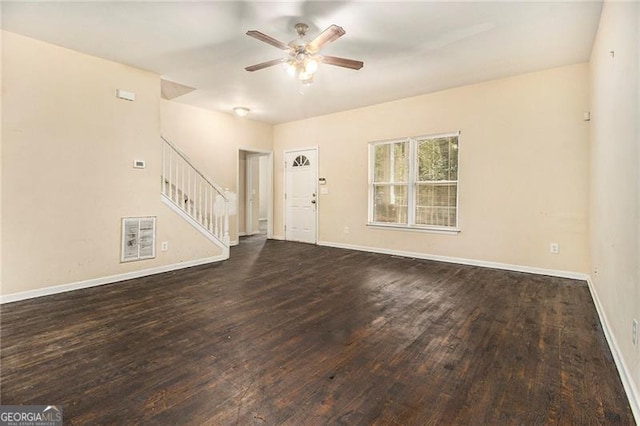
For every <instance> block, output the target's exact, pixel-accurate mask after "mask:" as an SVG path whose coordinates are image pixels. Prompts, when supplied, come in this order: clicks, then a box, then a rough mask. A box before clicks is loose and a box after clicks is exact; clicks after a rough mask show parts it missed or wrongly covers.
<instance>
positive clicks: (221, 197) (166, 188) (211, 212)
mask: <svg viewBox="0 0 640 426" xmlns="http://www.w3.org/2000/svg"><path fill="white" fill-rule="evenodd" d="M161 138H162V195H163V196H164V197H165V199H168V200H169V201H171V203H172V204H174V205H175V206H176V207H177V208H179V209H180V210H181V211H182V212H184V213H185V214H186V215H187V216H189V217H190V218H191V219H192V220H193V221H195V222H196V223H197V224H198V225H199V226H201V227H202V228H203V229H201V231H206V232H207V233H209V234H210V236H212V237H214V238H215V239H216V240H218V241H219V242H220V243H221V244H222V245H223V248H227V249H228V247H229V192H228V191H225V190H224V189H222V188H221V187H220V186H218V185H216V184H215V183H213V182H212V181H211V180H210V179H209V178H207V177H206V176H205V175H204V174H202V172H200V171H199V170H198V169H197V168H196V167H195V166H194V164H193V163H192V162H191V160H190V159H189V157H187V155H186V154H185V153H184V152H183V151H182V150H181V149H180V148H178V147H177V146H176V145H174V144H173V143H171V141H169V140H168V139H167V138H165V137H164V136H162V137H161Z"/></svg>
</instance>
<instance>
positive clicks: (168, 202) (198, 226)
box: [160, 194, 229, 258]
mask: <svg viewBox="0 0 640 426" xmlns="http://www.w3.org/2000/svg"><path fill="white" fill-rule="evenodd" d="M160 200H161V201H162V202H163V203H165V204H166V205H167V206H168V207H169V208H170V209H171V210H173V211H174V212H176V213H177V214H178V215H179V216H180V217H182V218H183V219H184V220H186V221H187V222H188V223H189V224H190V225H191V226H193V227H194V228H195V229H196V230H198V232H200V234H202V236H204V237H205V238H206V239H208V240H209V241H211V242H212V243H213V244H215V245H216V246H217V247H219V248H220V249H222V253H223V255H226V256H227V258H228V257H229V247H227V246H226V245H225V244H224V242H223V241H221V240H220V239H219V238H218V237H216V236H215V235H213V234H212V233H211V232H209V230H208V229H206V228H205V227H204V226H202V224H200V223H198V222H197V221H196V220H194V219H193V218H192V217H191V216H189V215H188V214H187V213H186V212H185V211H183V210H182V209H181V208H180V207H178V206H176V204H175V203H174V202H173V201H171V199H170V198H169V197H167V196H166V195H165V194H160Z"/></svg>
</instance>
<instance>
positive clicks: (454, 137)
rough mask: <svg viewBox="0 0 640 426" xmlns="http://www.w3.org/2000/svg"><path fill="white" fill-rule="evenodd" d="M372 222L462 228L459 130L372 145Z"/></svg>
mask: <svg viewBox="0 0 640 426" xmlns="http://www.w3.org/2000/svg"><path fill="white" fill-rule="evenodd" d="M369 158H370V162H369V176H370V178H369V224H370V225H381V226H395V227H406V228H416V229H439V230H457V226H458V133H451V134H445V135H434V136H421V137H416V138H407V139H401V140H394V141H384V142H372V143H371V144H370V145H369Z"/></svg>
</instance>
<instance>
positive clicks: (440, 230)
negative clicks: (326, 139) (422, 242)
mask: <svg viewBox="0 0 640 426" xmlns="http://www.w3.org/2000/svg"><path fill="white" fill-rule="evenodd" d="M367 227H369V228H377V229H386V230H393V231H410V232H426V233H429V234H446V235H458V234H459V233H460V228H439V227H433V226H409V225H394V224H392V223H367Z"/></svg>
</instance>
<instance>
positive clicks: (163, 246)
mask: <svg viewBox="0 0 640 426" xmlns="http://www.w3.org/2000/svg"><path fill="white" fill-rule="evenodd" d="M160 250H162V251H167V250H169V242H168V241H163V242H162V244H160Z"/></svg>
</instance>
